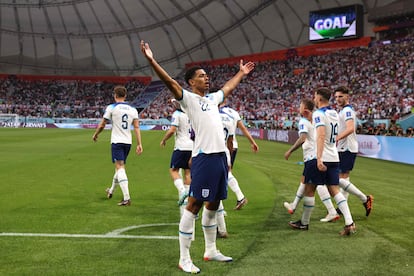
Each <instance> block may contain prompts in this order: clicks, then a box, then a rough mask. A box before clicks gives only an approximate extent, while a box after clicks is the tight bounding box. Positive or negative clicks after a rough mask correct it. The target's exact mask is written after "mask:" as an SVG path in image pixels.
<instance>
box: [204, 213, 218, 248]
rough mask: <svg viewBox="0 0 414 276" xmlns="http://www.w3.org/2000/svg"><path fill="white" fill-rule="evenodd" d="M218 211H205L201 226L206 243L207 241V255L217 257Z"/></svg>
mask: <svg viewBox="0 0 414 276" xmlns="http://www.w3.org/2000/svg"><path fill="white" fill-rule="evenodd" d="M216 213H217V212H216V211H211V210H208V209H207V208H206V207H204V209H203V217H202V219H201V224H202V225H203V232H204V241H205V246H206V248H205V253H204V254H205V255H209V256H211V255H213V256H214V255H215V254H216V253H217V247H216V238H217V222H216Z"/></svg>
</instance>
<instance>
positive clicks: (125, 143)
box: [92, 86, 143, 206]
mask: <svg viewBox="0 0 414 276" xmlns="http://www.w3.org/2000/svg"><path fill="white" fill-rule="evenodd" d="M113 95H114V99H115V103H113V104H110V105H108V106H107V107H106V110H105V113H104V115H103V118H102V120H101V122H100V123H99V125H98V126H97V128H96V130H95V133H94V134H93V136H92V139H93V141H95V142H96V141H98V135H99V134H100V133H101V132H102V130H104V129H105V126H106V124H107V123H111V124H112V131H111V152H112V163H114V164H115V174H114V177H113V179H112V186H111V187H110V188H108V189H106V194H107V197H108V198H112V194H113V192H114V189H115V186H116V185H117V184H119V186H120V187H121V190H122V194H123V200H121V201H120V202H119V203H118V205H119V206H129V205H131V197H130V195H129V187H128V177H127V174H126V171H125V164H126V160H127V157H128V154H129V151H130V149H131V145H132V135H131V126H133V128H134V133H135V137H136V143H137V147H136V149H135V152H136V153H137V154H138V155H140V154H141V153H142V151H143V148H142V143H141V132H140V129H139V119H138V111H137V110H136V108H134V107H132V106H130V105H129V104H128V103H127V102H125V99H126V96H127V90H126V88H125V87H123V86H116V87H115V88H114V92H113Z"/></svg>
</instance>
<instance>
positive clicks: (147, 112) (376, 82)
mask: <svg viewBox="0 0 414 276" xmlns="http://www.w3.org/2000/svg"><path fill="white" fill-rule="evenodd" d="M237 66H238V64H230V65H229V64H225V65H219V66H211V65H209V64H202V67H203V68H205V69H206V71H207V73H208V74H209V77H210V82H211V86H212V87H221V86H222V85H223V84H224V83H225V81H227V80H228V79H230V78H231V77H232V76H233V75H234V74H235V73H236V71H237V70H238V68H237ZM413 77H414V40H413V39H412V38H410V37H408V38H407V37H406V38H404V39H402V40H400V41H395V42H394V43H391V44H383V43H376V44H375V45H373V46H372V47H360V48H351V49H348V50H341V51H339V52H334V53H331V54H329V55H324V56H311V57H298V56H296V57H292V59H290V60H286V61H266V62H259V63H257V65H256V69H255V70H254V71H253V72H252V73H251V75H250V76H248V77H247V78H246V79H245V80H243V82H242V83H241V84H240V85H239V86H238V87H237V88H236V91H234V93H233V95H232V96H231V97H230V98H229V100H228V103H229V105H230V106H232V107H233V108H235V109H236V110H238V111H239V113H240V115H241V116H242V118H243V119H244V120H245V121H246V122H248V124H249V125H252V126H253V125H255V126H258V127H260V128H272V129H274V128H285V129H295V126H296V125H297V122H298V120H299V114H298V106H299V103H300V100H301V99H302V98H303V97H313V91H315V88H317V87H320V86H326V87H330V88H332V89H334V88H335V87H337V86H340V85H345V86H348V87H350V89H351V91H352V95H351V104H352V105H353V107H354V108H355V109H356V111H357V114H358V118H359V120H361V121H362V122H365V121H371V120H376V119H388V120H391V121H396V120H398V119H400V118H401V117H403V116H405V115H407V114H410V113H411V110H412V108H413V107H414V91H413V89H414V87H413V86H414V82H413ZM179 79H180V81H181V83H182V84H183V83H184V82H183V80H182V77H181V78H180V77H179ZM183 86H185V85H184V84H183ZM169 97H170V94H169V93H168V91H165V92H163V93H161V94H160V95H159V97H158V98H157V99H156V101H154V102H153V103H152V104H150V105H149V106H148V108H146V109H144V111H143V112H142V114H141V116H142V117H143V118H152V119H158V118H160V117H168V116H170V115H171V108H169V109H166V108H165V106H167V101H168V99H169ZM332 104H333V106H335V104H334V103H332ZM255 122H256V123H255ZM257 122H261V123H259V124H257ZM286 122H289V124H287V123H286ZM364 126H365V125H361V126H360V127H361V128H362V130H361V132H363V133H370V132H373V128H374V126H372V127H371V128H372V131H371V130H369V127H367V128H364ZM375 127H376V129H378V128H384V127H385V129H386V132H384V131H380V132H379V131H378V132H377V133H381V134H384V135H385V134H387V133H388V134H387V135H401V131H403V130H402V129H401V128H400V129H393V128H394V126H392V124H390V126H389V127H388V128H387V127H386V126H383V125H380V126H378V127H377V126H375ZM395 127H397V126H395Z"/></svg>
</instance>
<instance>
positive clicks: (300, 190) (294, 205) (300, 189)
mask: <svg viewBox="0 0 414 276" xmlns="http://www.w3.org/2000/svg"><path fill="white" fill-rule="evenodd" d="M304 192H305V184H303V183H302V182H300V183H299V187H298V189H297V191H296V196H295V199H294V200H293V202H292V203H291V204H290V207H292V209H293V210H296V208H297V207H298V203H299V201H300V200H301V199H302V198H303V193H304Z"/></svg>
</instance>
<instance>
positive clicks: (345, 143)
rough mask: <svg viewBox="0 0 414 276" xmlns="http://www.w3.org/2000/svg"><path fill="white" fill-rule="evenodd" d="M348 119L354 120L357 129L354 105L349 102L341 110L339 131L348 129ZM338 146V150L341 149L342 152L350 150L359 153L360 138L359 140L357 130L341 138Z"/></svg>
mask: <svg viewBox="0 0 414 276" xmlns="http://www.w3.org/2000/svg"><path fill="white" fill-rule="evenodd" d="M348 120H353V123H354V126H355V129H356V124H357V119H356V114H355V111H354V109H353V108H352V106H351V105H349V104H348V105H346V106H344V108H343V109H342V110H341V111H339V132H338V133H341V132H342V131H344V130H345V129H346V121H348ZM337 148H338V151H341V152H343V151H348V150H349V151H350V152H354V153H357V152H358V140H357V135H356V132H355V131H354V132H353V133H351V134H349V135H348V136H347V137H345V138H344V139H342V140H339V141H338V145H337Z"/></svg>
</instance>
